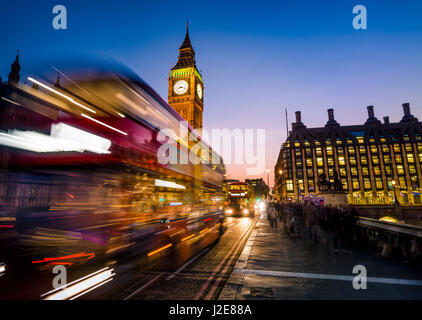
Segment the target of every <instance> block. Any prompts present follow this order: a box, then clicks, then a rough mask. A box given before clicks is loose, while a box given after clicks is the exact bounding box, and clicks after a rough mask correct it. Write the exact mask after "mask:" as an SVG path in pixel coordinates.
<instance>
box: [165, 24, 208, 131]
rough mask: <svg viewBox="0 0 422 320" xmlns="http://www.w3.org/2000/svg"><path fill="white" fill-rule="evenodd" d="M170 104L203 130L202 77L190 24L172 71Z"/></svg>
mask: <svg viewBox="0 0 422 320" xmlns="http://www.w3.org/2000/svg"><path fill="white" fill-rule="evenodd" d="M168 81H169V91H168V103H169V105H170V106H172V107H173V109H174V110H176V111H177V112H178V113H179V114H180V115H181V116H182V117H183V119H185V120H186V121H187V122H189V124H190V125H191V126H192V127H193V128H194V129H202V113H203V111H204V100H203V98H204V97H203V88H204V83H203V81H202V75H201V74H200V73H199V71H198V69H197V67H196V62H195V50H194V49H193V47H192V43H191V41H190V37H189V22H188V23H187V24H186V35H185V39H184V41H183V43H182V45H181V46H180V48H179V57H178V59H177V63H176V65H175V66H174V67H173V68H172V69H171V70H170V76H169V79H168Z"/></svg>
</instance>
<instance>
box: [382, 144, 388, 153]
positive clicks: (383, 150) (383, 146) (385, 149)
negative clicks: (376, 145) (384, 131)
mask: <svg viewBox="0 0 422 320" xmlns="http://www.w3.org/2000/svg"><path fill="white" fill-rule="evenodd" d="M382 152H384V153H388V152H390V148H389V147H388V145H386V144H383V145H382Z"/></svg>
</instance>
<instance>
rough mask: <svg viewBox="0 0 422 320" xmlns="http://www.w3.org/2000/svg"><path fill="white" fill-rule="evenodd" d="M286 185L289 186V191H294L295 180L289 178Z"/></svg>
mask: <svg viewBox="0 0 422 320" xmlns="http://www.w3.org/2000/svg"><path fill="white" fill-rule="evenodd" d="M286 186H287V191H293V181H292V180H287V182H286Z"/></svg>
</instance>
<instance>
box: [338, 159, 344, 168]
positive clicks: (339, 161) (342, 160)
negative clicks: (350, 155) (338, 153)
mask: <svg viewBox="0 0 422 320" xmlns="http://www.w3.org/2000/svg"><path fill="white" fill-rule="evenodd" d="M338 163H339V165H341V166H344V165H345V164H346V161H344V157H339V158H338Z"/></svg>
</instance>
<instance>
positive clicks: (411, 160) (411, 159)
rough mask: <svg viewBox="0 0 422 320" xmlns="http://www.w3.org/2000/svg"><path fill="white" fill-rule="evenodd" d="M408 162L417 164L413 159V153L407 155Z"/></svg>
mask: <svg viewBox="0 0 422 320" xmlns="http://www.w3.org/2000/svg"><path fill="white" fill-rule="evenodd" d="M407 162H409V163H413V162H415V159H414V158H413V153H408V154H407Z"/></svg>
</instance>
